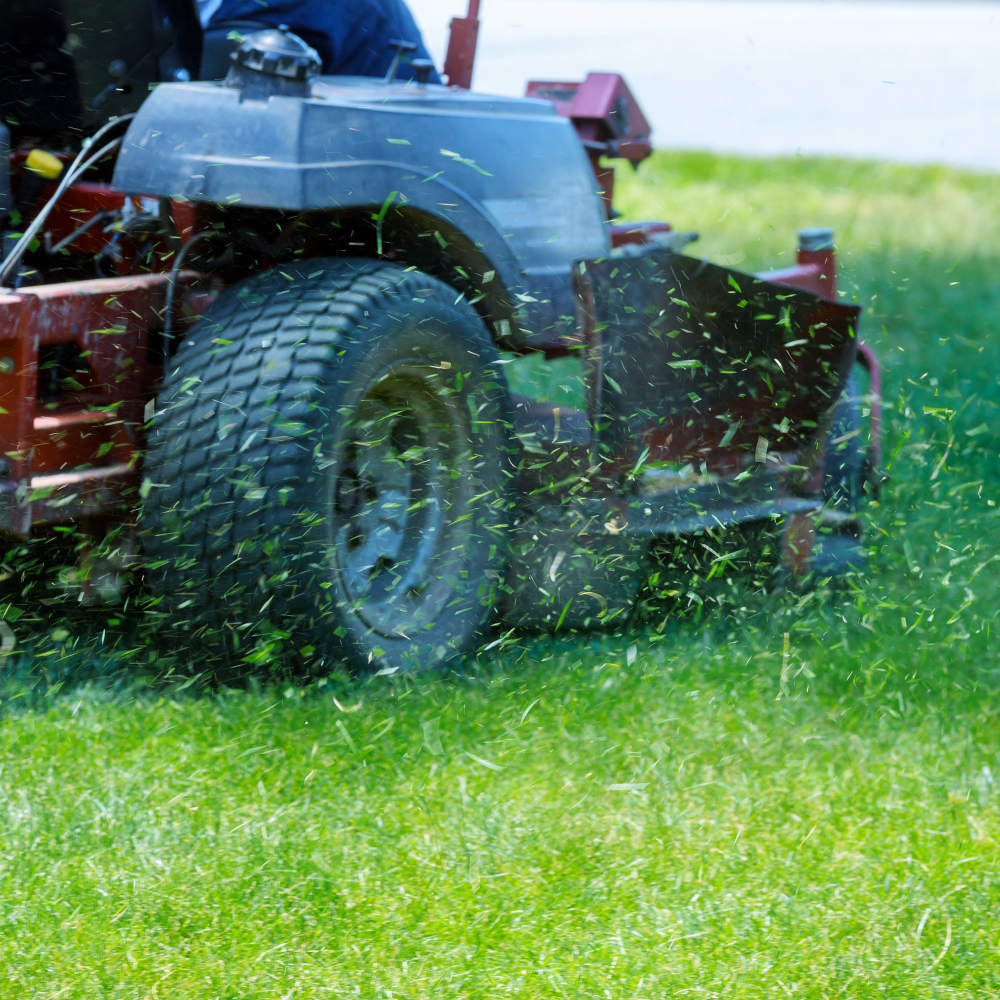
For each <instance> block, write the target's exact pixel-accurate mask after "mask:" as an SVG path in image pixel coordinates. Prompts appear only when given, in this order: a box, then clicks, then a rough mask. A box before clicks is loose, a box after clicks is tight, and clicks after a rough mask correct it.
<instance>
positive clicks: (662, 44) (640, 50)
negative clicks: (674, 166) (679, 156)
mask: <svg viewBox="0 0 1000 1000" xmlns="http://www.w3.org/2000/svg"><path fill="white" fill-rule="evenodd" d="M410 3H411V7H412V9H413V11H414V14H415V15H416V17H417V20H418V21H419V23H420V25H421V27H422V29H423V31H424V35H425V38H426V40H427V43H428V45H429V47H430V49H431V52H432V55H433V56H434V57H435V59H436V61H437V62H438V64H439V65H440V63H441V61H442V58H443V53H444V47H445V39H446V36H447V24H448V19H449V18H450V17H451V16H453V15H456V14H460V13H462V14H464V10H465V6H466V3H465V0H410ZM480 16H481V18H482V21H483V26H482V29H481V33H480V48H479V59H478V62H477V71H476V77H475V87H476V89H477V90H482V91H487V92H490V91H492V92H494V93H500V94H518V93H523V91H524V84H525V82H526V81H527V80H529V79H532V78H534V79H567V80H572V79H581V78H582V77H583V76H584V75H585V74H586V72H587V71H588V70H612V71H617V72H621V73H622V74H623V75H624V76H625V77H626V79H627V80H628V82H629V84H630V86H631V87H632V89H633V91H634V93H635V94H636V96H637V97H638V98H639V101H640V103H641V104H642V105H643V107H644V109H645V111H646V113H647V116H648V117H649V118H650V120H651V122H652V124H653V128H654V135H653V139H654V142H655V144H656V145H658V146H663V147H670V148H678V149H711V150H719V151H734V152H740V153H751V154H772V153H795V152H796V151H799V150H801V152H803V153H806V154H809V153H833V154H838V155H844V156H852V157H877V158H884V159H893V160H901V161H907V162H916V163H926V162H942V163H949V164H954V165H958V166H967V167H973V168H976V169H982V170H990V171H995V170H1000V128H998V127H997V126H998V117H1000V59H998V52H1000V2H994V0H950V2H947V3H942V2H937V0H853V2H852V0H831V2H826V3H824V2H821V0H482V9H481V14H480Z"/></svg>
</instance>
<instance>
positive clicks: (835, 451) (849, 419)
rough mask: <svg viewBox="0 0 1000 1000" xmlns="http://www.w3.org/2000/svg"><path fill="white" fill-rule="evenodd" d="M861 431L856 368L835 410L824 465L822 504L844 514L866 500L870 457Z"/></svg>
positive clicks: (859, 506) (828, 433) (855, 512)
mask: <svg viewBox="0 0 1000 1000" xmlns="http://www.w3.org/2000/svg"><path fill="white" fill-rule="evenodd" d="M862 431H863V424H862V417H861V394H860V385H859V382H858V373H857V370H854V371H852V372H851V374H850V375H849V376H848V379H847V385H846V387H845V388H844V393H843V395H842V396H841V397H840V400H839V401H838V402H837V408H836V409H835V410H834V412H833V421H832V422H831V424H830V429H829V431H827V435H826V460H825V464H824V467H823V472H824V475H823V503H824V505H825V506H826V507H828V508H829V509H831V510H836V511H840V512H842V513H844V514H857V513H858V512H859V511H860V510H861V505H862V503H863V502H864V495H865V494H864V487H865V479H866V478H867V475H868V458H867V456H866V454H865V446H864V442H863V441H862V439H861V437H862Z"/></svg>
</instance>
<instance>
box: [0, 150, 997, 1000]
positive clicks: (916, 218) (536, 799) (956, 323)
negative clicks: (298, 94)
mask: <svg viewBox="0 0 1000 1000" xmlns="http://www.w3.org/2000/svg"><path fill="white" fill-rule="evenodd" d="M998 195H1000V179H994V178H991V177H980V176H975V175H970V174H964V173H961V172H958V171H951V170H945V169H941V168H923V169H921V168H907V167H899V166H885V165H880V164H865V163H852V162H843V161H835V160H819V159H803V158H790V159H787V160H766V161H763V160H762V161H757V160H744V159H738V158H732V157H728V158H727V157H716V156H711V155H708V154H678V153H670V154H668V153H658V154H656V156H655V157H654V158H653V160H652V161H651V162H649V163H647V164H645V165H644V166H643V168H642V170H641V171H640V172H639V173H638V174H637V175H635V176H629V175H625V174H622V175H621V176H620V178H619V204H620V206H621V207H622V208H623V209H624V210H626V211H627V212H628V214H629V215H630V216H631V217H632V218H646V217H656V216H661V217H662V216H666V217H667V218H670V219H671V220H672V221H673V222H674V223H675V225H676V226H677V227H678V228H684V229H695V230H699V231H700V232H701V233H702V241H701V243H700V244H696V246H695V249H696V250H697V251H698V252H700V253H704V254H706V255H707V256H709V257H711V258H713V259H716V260H719V261H723V262H726V263H732V264H737V259H739V263H738V266H740V267H742V268H744V269H747V270H754V269H759V268H764V267H770V266H781V265H782V263H784V262H786V261H788V260H789V259H790V257H791V255H792V252H793V250H794V230H795V229H796V228H798V227H799V226H804V225H817V224H828V225H832V226H833V227H834V228H835V229H836V230H837V233H838V242H839V244H840V248H841V261H842V264H843V271H842V280H841V288H842V289H843V290H844V291H846V293H847V296H846V297H848V298H856V299H857V301H859V302H861V303H862V304H863V305H864V306H865V307H866V313H865V319H864V336H865V337H866V339H868V340H869V342H871V343H872V344H873V345H874V346H875V347H876V349H877V350H878V352H879V354H880V356H881V357H882V358H883V360H884V364H885V370H886V382H887V385H886V399H887V404H888V409H887V413H886V417H887V421H886V427H885V443H886V462H887V463H888V462H890V461H891V470H890V471H891V474H892V480H891V481H890V482H889V483H888V484H887V486H886V488H885V490H884V492H883V497H882V502H881V504H880V505H879V506H878V507H875V508H873V509H872V510H871V512H870V530H869V538H868V547H869V551H870V558H871V565H870V572H869V574H868V575H867V576H866V577H864V578H857V579H853V580H852V581H851V582H850V585H849V586H848V588H847V589H846V591H839V590H835V589H831V588H829V587H822V588H820V589H819V590H818V591H816V592H811V593H806V594H800V595H795V596H786V597H776V596H774V595H772V594H769V593H763V592H761V590H760V588H755V587H754V586H753V584H752V581H751V582H747V581H746V580H736V579H733V580H732V582H731V583H730V582H728V581H724V582H723V585H722V587H721V588H720V589H718V590H717V591H713V593H714V594H715V598H714V599H712V600H705V607H704V608H702V609H701V612H700V614H699V615H698V616H697V617H698V620H697V621H695V617H696V616H695V614H694V610H695V609H694V608H687V607H685V606H684V603H683V602H681V604H680V606H679V607H678V608H677V609H675V612H674V613H673V614H671V615H670V616H667V619H666V621H665V623H663V624H661V623H660V622H659V621H658V622H656V623H655V626H654V625H650V626H647V627H645V628H643V629H638V630H634V631H631V632H628V631H623V632H621V633H619V634H615V635H607V636H569V637H565V638H560V639H543V638H538V637H532V636H522V637H520V638H519V639H518V640H517V641H516V642H514V643H512V644H510V645H507V646H505V647H503V648H502V651H501V652H500V653H499V655H496V650H494V651H493V652H492V653H487V654H484V655H483V656H482V657H481V658H480V660H479V661H478V662H476V663H472V664H470V665H469V666H468V667H467V669H466V670H465V671H463V672H461V673H459V674H456V675H452V676H448V677H442V678H428V677H425V678H417V679H412V680H404V681H398V682H395V683H393V682H392V680H391V679H389V680H387V679H386V678H376V679H374V680H373V681H369V682H364V683H362V682H357V681H352V680H350V679H348V678H346V677H342V676H339V675H336V674H334V675H332V676H331V677H329V678H324V679H322V680H321V681H319V682H315V683H311V684H309V685H308V686H307V687H303V686H301V685H295V684H289V685H287V686H279V687H276V688H263V689H260V688H255V687H253V686H249V687H247V688H244V689H236V690H222V691H214V692H206V691H199V690H197V689H196V687H195V686H194V685H192V686H188V687H186V688H185V687H184V684H185V683H186V682H184V681H180V680H177V681H175V682H173V683H171V682H170V681H169V680H167V681H164V680H163V679H162V675H163V673H164V670H163V664H164V663H165V662H166V663H167V664H171V663H175V664H176V659H174V660H171V655H172V653H171V651H170V650H164V649H157V648H156V647H155V644H154V645H150V646H145V645H143V646H141V647H140V646H138V645H136V644H135V642H134V641H132V640H130V639H129V638H128V635H129V633H128V632H127V631H126V630H125V629H124V628H123V627H120V619H119V617H117V616H109V615H105V616H104V618H103V619H98V620H96V622H95V621H94V620H91V623H90V625H89V627H85V626H84V624H83V621H84V619H79V620H73V621H68V622H61V623H60V624H59V625H58V627H56V628H53V627H49V628H48V630H47V631H40V632H38V634H37V636H36V639H35V640H34V646H33V649H32V655H31V656H30V657H28V656H25V657H22V658H21V659H19V660H17V659H14V658H9V661H10V662H9V663H8V667H7V670H8V676H7V680H6V687H5V690H4V705H3V708H4V710H5V715H4V716H3V718H2V720H0V926H2V927H3V933H2V936H0V995H2V996H10V997H39V998H41V997H51V996H63V997H102V998H104V997H108V998H119V997H120V998H129V1000H131V998H136V1000H138V998H146V997H157V998H167V997H170V998H198V1000H202V998H206V1000H207V998H215V997H220V998H221V997H225V998H230V997H232V998H237V997H238V998H250V997H252V998H258V997H260V998H264V997H268V998H270V997H273V998H285V1000H291V998H293V997H295V998H298V997H318V996H345V997H348V996H362V997H386V998H401V997H407V998H409V997H412V998H418V997H428V998H429V997H435V998H436V997H441V996H446V997H484V998H485V997H491V998H492V997H497V996H508V995H510V996H521V997H546V998H547V997H612V998H616V1000H617V998H623V1000H624V998H653V997H666V996H675V995H701V996H727V997H730V996H731V997H748V998H749V997H755V998H756V997H760V996H765V995H767V996H771V995H773V996H793V995H797V996H804V997H831V998H832V997H859V998H860V997H864V998H868V997H872V996H889V997H899V996H906V997H927V998H931V997H942V996H960V997H990V996H996V995H998V994H1000V963H998V954H997V949H998V947H1000V930H998V927H1000V925H998V924H997V921H996V918H995V914H996V913H997V912H1000V875H998V873H997V868H996V865H997V843H996V842H997V840H998V839H1000V813H998V806H1000V798H998V788H997V780H998V777H997V775H998V769H1000V739H998V738H1000V721H998V703H997V695H998V680H1000V677H998V668H1000V663H998V656H997V653H996V648H997V643H996V641H995V636H993V635H991V632H992V633H995V631H996V629H997V626H998V622H997V620H996V616H997V592H998V583H1000V552H998V546H997V541H996V539H997V527H998V523H997V517H998V510H1000V508H998V507H997V506H996V504H997V499H998V493H1000V490H998V488H997V471H998V461H1000V455H998V444H1000V442H998V434H1000V415H998V413H997V410H998V407H1000V387H998V376H1000V365H998V362H1000V342H998V338H997V327H998V323H1000V287H998V285H997V283H996V281H995V279H994V274H995V272H996V271H997V268H998V263H1000V212H998V211H997V209H996V207H995V206H996V205H997V204H998ZM741 255H742V256H741ZM714 582H715V581H713V583H714ZM694 586H697V582H695V584H694ZM705 593H706V594H708V590H706V591H705ZM26 617H27V616H25V618H26ZM112 622H115V623H117V624H111V623H112ZM43 625H44V623H42V622H39V623H36V629H42V626H43ZM14 626H15V628H18V629H20V630H22V631H23V632H25V633H27V632H28V631H29V629H28V628H27V627H25V625H24V618H22V620H21V621H20V622H15V623H14ZM99 676H103V677H104V679H103V680H99V679H93V678H98V677H99ZM154 676H159V677H160V678H161V679H160V680H158V681H155V682H154V681H152V680H151V678H153V677H154ZM88 677H89V678H92V679H91V680H89V681H87V682H86V683H85V682H84V680H85V679H86V678H88ZM57 685H62V687H61V688H60V689H58V690H56V687H57Z"/></svg>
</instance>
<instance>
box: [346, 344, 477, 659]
mask: <svg viewBox="0 0 1000 1000" xmlns="http://www.w3.org/2000/svg"><path fill="white" fill-rule="evenodd" d="M330 494H331V495H330V509H331V517H330V519H329V524H330V528H331V538H330V542H331V543H332V545H331V548H332V556H333V559H332V561H333V569H334V574H335V577H336V584H337V589H338V591H339V594H340V598H341V599H342V600H346V602H347V604H348V605H349V607H350V609H351V610H352V612H353V613H354V614H355V615H356V616H357V617H358V618H359V619H360V620H361V621H362V622H363V623H364V625H365V626H366V627H367V628H369V629H371V630H373V631H374V632H376V633H378V634H379V635H381V636H384V637H385V638H392V639H402V640H412V639H413V638H415V636H414V635H413V634H412V633H413V632H414V631H416V630H420V629H421V628H427V627H429V626H430V625H431V624H433V623H434V622H435V620H436V619H437V618H438V617H439V615H440V614H441V612H442V611H443V609H444V606H445V605H446V604H447V603H448V601H449V600H451V599H453V597H454V591H455V588H456V586H458V585H459V582H460V579H461V578H460V575H459V571H460V566H459V564H461V563H462V562H463V557H464V556H465V554H466V549H467V544H468V542H469V540H470V536H471V532H472V523H471V518H465V519H460V518H461V516H462V514H463V513H465V512H466V508H467V506H468V504H469V502H470V500H471V497H472V452H471V448H470V440H469V425H468V416H467V414H466V413H465V412H464V411H463V407H462V397H461V395H459V394H458V393H455V392H454V390H453V389H451V388H450V387H448V386H447V385H445V383H444V382H443V380H442V379H441V378H440V377H439V376H438V374H437V373H436V372H435V371H433V370H432V369H429V368H427V367H426V366H423V365H418V364H416V363H412V362H410V363H401V364H396V365H393V366H391V367H390V368H388V369H386V370H384V371H383V372H381V373H380V374H379V376H378V377H377V378H376V379H374V380H373V381H372V382H371V383H369V385H368V387H367V389H366V391H365V393H364V395H363V396H362V398H361V400H360V402H359V403H358V405H357V407H356V408H355V411H354V415H353V418H352V420H351V422H350V424H349V426H348V428H347V432H346V433H345V434H344V435H343V436H342V439H341V443H340V446H339V448H338V460H337V462H336V463H335V472H334V474H333V476H332V477H331V482H330Z"/></svg>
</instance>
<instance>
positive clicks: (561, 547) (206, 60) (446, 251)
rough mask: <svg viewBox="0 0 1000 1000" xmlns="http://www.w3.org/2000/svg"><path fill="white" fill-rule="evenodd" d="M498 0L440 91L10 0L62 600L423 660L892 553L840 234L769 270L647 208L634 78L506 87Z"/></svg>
mask: <svg viewBox="0 0 1000 1000" xmlns="http://www.w3.org/2000/svg"><path fill="white" fill-rule="evenodd" d="M478 7H479V4H478V0H471V3H470V8H469V11H468V14H467V15H466V16H465V17H457V18H455V19H454V20H453V22H452V32H451V40H450V44H449V49H448V57H447V59H446V62H445V66H444V74H445V77H446V79H447V81H448V82H447V84H446V85H440V84H432V83H430V82H428V81H429V79H430V76H431V73H432V69H433V67H432V66H431V64H430V63H429V62H428V61H425V60H414V59H413V58H412V55H411V53H412V49H413V46H412V45H408V44H407V43H405V42H396V43H394V51H395V55H394V57H393V60H392V64H391V67H390V70H389V72H388V73H387V74H386V77H385V79H373V78H351V77H333V76H322V75H320V74H319V68H320V63H319V59H318V57H317V55H316V53H315V51H314V50H313V49H311V48H310V47H309V46H308V45H307V44H306V43H305V42H304V41H303V40H302V39H301V38H300V37H299V36H297V35H296V34H294V33H293V32H291V31H289V30H287V29H284V28H282V27H267V26H261V25H256V24H254V23H252V22H248V23H241V24H240V25H236V26H235V27H234V26H232V25H230V26H223V28H222V29H221V30H220V29H218V28H210V29H209V30H208V31H206V32H203V31H202V28H201V26H200V22H199V21H198V18H197V14H196V11H195V8H194V4H193V3H192V2H191V0H61V5H60V3H58V2H57V3H46V4H44V5H43V4H41V3H38V2H35V0H8V2H7V4H6V5H5V8H4V11H3V12H2V13H0V28H2V29H3V33H2V41H0V46H2V49H3V55H2V64H0V73H2V77H3V79H2V82H0V88H2V89H0V122H3V126H2V127H0V146H2V148H0V171H2V172H0V222H2V225H3V229H4V234H3V261H2V263H0V442H2V446H0V452H2V453H3V455H2V462H0V529H2V531H3V532H4V533H5V535H6V536H7V539H8V545H9V547H16V546H18V545H24V544H28V543H29V542H30V540H31V539H33V538H40V537H45V536H46V534H47V533H48V534H51V533H52V532H57V531H62V532H64V533H66V532H72V533H73V536H74V537H75V538H84V539H85V540H86V541H85V544H81V545H78V550H79V552H80V557H79V558H80V562H79V566H78V567H77V569H76V571H75V575H73V581H74V582H73V583H72V586H70V585H69V584H67V583H66V580H65V579H62V582H61V584H60V583H59V581H54V582H52V583H51V584H50V586H51V592H50V596H49V597H47V598H45V601H46V603H47V604H49V605H52V606H55V605H57V604H58V603H59V602H60V601H63V600H67V601H69V600H72V601H80V602H82V603H84V604H87V603H92V602H97V601H99V600H102V599H104V600H110V601H115V600H118V601H120V600H122V599H123V595H126V594H131V595H132V596H133V599H134V600H135V602H136V605H141V606H142V608H143V615H144V616H145V620H146V621H147V622H153V623H155V624H156V626H157V631H158V633H159V634H160V635H161V636H162V637H163V641H165V642H174V641H182V642H184V643H191V644H195V645H197V646H198V648H199V649H201V650H202V653H200V654H199V656H200V657H201V658H202V659H201V661H200V662H205V663H214V662H219V663H223V662H231V661H235V662H243V661H249V662H258V661H259V658H260V656H261V655H262V654H261V650H263V651H264V652H265V653H266V652H267V651H271V652H272V653H273V651H274V649H276V648H279V647H280V648H282V649H284V650H286V651H290V653H289V655H294V656H295V657H298V658H299V659H302V660H304V661H307V662H315V663H326V664H330V663H334V662H340V663H346V664H348V665H350V666H351V667H352V668H353V669H358V670H373V669H374V670H376V671H378V670H382V671H385V672H394V671H396V670H406V669H411V668H413V667H420V668H427V667H433V666H435V665H440V664H443V663H446V662H448V661H450V660H452V659H454V658H455V657H457V656H459V655H461V654H463V653H465V652H467V651H469V650H473V649H475V648H477V647H478V646H479V645H481V644H483V643H488V642H489V641H490V640H491V637H496V636H502V635H503V634H504V633H505V632H506V631H508V630H510V629H513V628H538V629H543V630H548V631H557V630H567V629H576V630H586V629H596V628H600V627H606V626H608V625H609V624H612V623H615V622H622V621H624V620H625V619H626V618H627V617H628V615H629V614H630V613H631V612H632V609H634V607H635V606H636V602H637V600H638V598H639V595H640V592H641V589H642V587H643V586H644V581H646V580H647V579H648V576H649V567H650V559H651V558H652V553H654V552H655V551H656V550H657V547H660V548H662V546H664V545H668V546H669V545H670V544H672V543H673V542H676V541H677V540H678V539H684V538H690V537H692V536H699V535H701V534H702V533H704V532H706V531H712V530H715V529H721V528H729V527H734V526H743V527H744V528H746V529H747V530H748V531H750V532H751V533H752V530H753V529H754V527H755V526H760V525H770V526H772V527H775V526H776V529H777V531H778V535H777V541H776V542H775V544H774V545H773V546H772V547H771V550H770V551H771V554H772V559H771V561H772V563H773V564H774V571H775V573H777V574H780V575H781V576H782V578H783V579H784V580H786V581H789V582H791V583H795V582H796V581H805V580H809V579H815V578H817V577H823V578H827V577H831V576H835V575H838V574H842V573H844V572H846V571H849V570H850V569H851V568H852V567H853V568H854V569H856V570H859V569H861V568H862V566H863V547H862V544H861V522H860V512H861V507H862V505H863V503H864V501H865V498H866V496H867V495H868V494H870V493H871V492H872V491H874V490H875V489H876V488H877V480H878V473H877V469H878V464H879V459H878V451H877V449H878V440H879V436H878V418H879V411H878V391H879V387H878V365H877V363H876V360H875V358H874V356H873V355H872V353H871V352H870V350H868V349H867V348H866V347H865V346H864V345H862V344H861V343H860V342H859V340H858V322H859V315H860V309H859V308H858V307H857V306H855V305H852V304H849V303H846V302H844V301H841V299H840V297H839V296H838V294H837V290H836V274H835V268H836V260H835V252H834V245H833V235H832V233H831V232H830V231H829V230H823V229H811V230H803V231H801V232H800V234H799V240H800V242H799V249H798V256H797V263H796V265H795V266H794V267H791V268H788V269H785V270H783V271H772V272H769V273H767V274H758V275H749V274H743V273H739V272H737V271H733V270H731V269H728V268H725V267H721V266H717V265H715V264H712V263H709V262H708V261H705V260H700V259H698V258H696V257H694V256H691V255H690V254H689V253H687V252H685V249H686V247H687V246H688V245H689V244H690V243H691V241H692V239H693V238H694V236H693V234H689V233H682V232H678V231H675V230H674V229H673V228H672V227H671V226H670V225H669V224H668V223H665V222H640V223H630V222H621V221H619V220H618V217H617V214H616V212H615V211H614V208H613V193H614V192H613V187H614V169H613V167H614V161H615V160H625V161H629V162H630V163H631V164H632V165H633V166H635V167H638V166H639V164H640V163H641V162H642V161H643V160H644V159H645V158H646V157H648V156H649V155H650V153H651V148H652V147H651V145H650V129H649V126H648V123H647V121H646V119H645V117H644V116H643V113H642V111H641V109H640V107H639V105H638V103H637V102H636V100H635V98H634V97H633V95H632V93H631V91H630V90H629V88H628V86H627V84H626V82H625V80H624V79H623V78H622V77H621V76H619V75H615V74H611V73H591V74H589V75H588V76H587V77H586V79H585V80H583V81H582V82H562V81H534V82H532V83H530V84H529V85H528V88H527V93H526V95H525V96H524V97H523V98H512V97H498V96H494V95H488V94H481V93H476V92H474V91H472V90H471V89H470V85H471V79H472V72H473V61H474V57H475V49H476V39H477V34H478V29H479V19H478ZM400 65H408V66H409V73H408V77H409V78H408V79H406V80H399V79H397V75H398V69H399V66H400ZM859 366H860V367H861V368H864V369H865V370H866V371H867V376H866V377H867V380H868V382H869V390H870V392H869V394H868V397H867V398H868V403H867V404H866V407H867V408H866V411H865V412H866V414H867V415H868V416H869V417H870V420H871V427H870V432H871V433H870V435H869V437H870V440H871V442H872V443H871V444H870V445H869V446H868V447H867V448H866V447H865V445H864V443H863V431H864V427H863V424H862V409H861V401H860V390H859V384H860V383H859V375H858V368H859ZM526 371H531V372H536V373H537V372H542V373H543V375H544V377H545V378H547V379H548V380H549V382H550V383H552V384H558V385H560V386H561V389H562V390H564V391H563V392H562V394H561V395H560V394H559V392H556V393H555V394H553V393H545V392H540V393H535V394H534V395H532V394H531V393H530V392H523V391H518V389H519V388H522V387H523V386H522V383H524V377H523V375H522V373H523V372H526ZM731 558H732V556H731V554H727V553H723V554H721V555H720V556H719V557H718V560H721V563H722V568H725V566H726V563H727V560H730V559H731ZM71 575H72V574H71ZM60 586H62V589H61V590H60V589H59V587H60ZM125 599H126V600H127V597H126V598H125ZM170 637H173V638H170ZM492 641H494V642H496V641H498V640H497V639H496V638H493V639H492ZM254 657H257V658H258V659H257V660H255V659H254Z"/></svg>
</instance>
